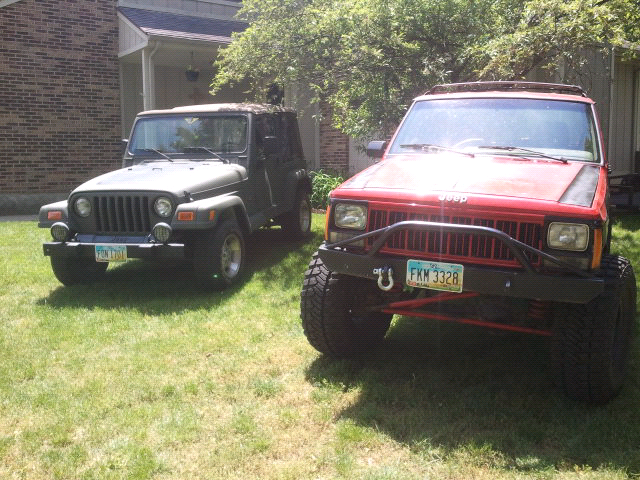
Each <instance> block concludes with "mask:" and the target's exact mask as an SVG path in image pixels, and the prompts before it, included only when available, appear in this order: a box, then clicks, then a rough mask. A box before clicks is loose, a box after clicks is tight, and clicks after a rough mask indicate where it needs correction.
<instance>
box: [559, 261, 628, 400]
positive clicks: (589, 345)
mask: <svg viewBox="0 0 640 480" xmlns="http://www.w3.org/2000/svg"><path fill="white" fill-rule="evenodd" d="M601 270H602V275H603V277H604V280H605V290H604V292H602V293H601V294H600V295H599V296H598V297H597V298H595V299H593V300H592V301H591V302H589V303H587V304H585V305H568V304H562V305H559V306H558V307H557V309H556V315H555V319H554V327H553V336H552V360H553V368H554V371H555V373H556V379H557V383H558V384H559V385H560V386H561V387H562V388H563V389H564V391H565V393H566V394H567V395H568V396H569V397H571V398H573V399H576V400H581V401H585V402H588V403H592V404H603V403H606V402H608V401H609V400H611V399H612V398H613V397H615V396H616V395H617V394H618V392H619V390H620V388H621V387H622V383H623V380H624V377H625V373H626V369H627V357H628V353H629V347H630V343H631V337H632V333H633V326H634V323H635V314H636V281H635V275H634V273H633V268H632V266H631V264H630V263H629V260H627V259H626V258H623V257H618V256H615V255H607V256H605V257H604V258H603V259H602V264H601Z"/></svg>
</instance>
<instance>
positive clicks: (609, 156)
mask: <svg viewBox="0 0 640 480" xmlns="http://www.w3.org/2000/svg"><path fill="white" fill-rule="evenodd" d="M610 71H611V73H610V75H609V121H608V126H607V128H608V131H607V162H608V163H609V168H610V169H612V165H611V163H612V160H613V150H612V148H613V147H612V145H613V113H614V108H613V95H614V93H615V81H616V73H615V72H616V47H611V67H610Z"/></svg>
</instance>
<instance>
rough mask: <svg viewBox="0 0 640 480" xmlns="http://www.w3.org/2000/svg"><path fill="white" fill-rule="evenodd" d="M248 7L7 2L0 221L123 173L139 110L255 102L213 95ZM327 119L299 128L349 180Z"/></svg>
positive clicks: (151, 1)
mask: <svg viewBox="0 0 640 480" xmlns="http://www.w3.org/2000/svg"><path fill="white" fill-rule="evenodd" d="M240 1H241V0H81V1H80V0H0V130H1V131H2V132H3V133H2V136H0V215H2V214H9V213H35V212H37V210H38V208H39V206H40V205H42V204H44V203H48V202H50V201H54V200H59V199H62V198H66V196H67V195H68V193H69V191H70V190H71V189H72V188H74V187H75V186H77V185H78V184H80V183H81V182H83V181H85V180H88V179H90V178H92V177H94V176H96V175H98V174H100V173H104V172H107V171H109V170H113V169H115V168H118V167H119V166H120V158H121V140H122V138H126V137H127V136H128V134H129V130H130V128H131V125H132V122H133V119H134V117H135V115H136V113H137V112H139V111H141V110H145V109H150V108H170V107H174V106H177V105H185V104H193V103H214V102H238V101H245V100H247V97H246V94H245V93H244V92H245V90H246V89H245V88H243V86H242V85H240V86H238V87H236V88H234V89H227V90H225V91H222V92H220V93H219V94H218V95H216V96H215V97H213V96H211V95H210V94H209V83H210V80H211V78H212V77H213V75H214V71H213V67H212V65H211V61H212V60H213V59H214V58H215V56H216V54H217V50H218V49H219V48H223V47H224V46H225V45H227V44H228V43H230V41H231V34H232V32H234V31H241V30H243V29H244V28H245V27H246V25H245V24H244V23H242V22H239V21H237V20H236V19H235V18H234V16H235V14H236V12H237V10H238V8H239V7H240ZM189 65H191V66H192V68H197V69H199V75H198V78H197V79H195V80H194V79H187V77H186V74H185V71H186V69H187V67H188V66H189ZM285 98H286V100H287V101H288V102H291V101H292V99H293V98H294V95H293V92H292V91H291V90H289V91H288V92H287V94H286V95H285ZM318 111H319V107H318V106H308V105H307V106H306V107H305V108H304V114H303V115H302V116H301V118H300V122H301V128H302V135H303V142H304V149H305V155H306V157H307V161H308V163H309V165H310V166H311V167H312V168H318V167H319V166H320V162H319V158H325V159H326V161H325V162H324V163H323V166H324V167H327V168H335V169H339V170H347V169H348V165H349V163H348V162H349V151H348V149H349V140H348V139H347V138H346V137H345V136H343V135H341V134H339V133H338V132H336V131H335V130H333V129H332V128H331V127H330V126H329V123H328V122H329V120H328V117H327V118H326V119H325V120H324V121H323V122H322V123H321V124H320V125H316V123H315V120H313V115H315V114H317V113H318ZM320 138H322V139H323V141H322V142H321V141H320Z"/></svg>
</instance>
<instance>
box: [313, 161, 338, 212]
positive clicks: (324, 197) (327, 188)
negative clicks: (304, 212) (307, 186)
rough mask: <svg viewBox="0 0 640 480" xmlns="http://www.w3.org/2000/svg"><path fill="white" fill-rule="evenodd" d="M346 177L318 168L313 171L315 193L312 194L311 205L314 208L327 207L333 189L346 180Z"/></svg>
mask: <svg viewBox="0 0 640 480" xmlns="http://www.w3.org/2000/svg"><path fill="white" fill-rule="evenodd" d="M344 180H345V179H344V177H343V176H342V175H340V174H338V173H332V172H325V171H322V170H316V171H314V172H312V176H311V183H312V185H313V193H312V194H311V206H312V207H313V208H318V209H325V208H327V202H328V200H329V193H331V190H333V189H334V188H336V187H338V186H339V185H340V184H341V183H342V182H344Z"/></svg>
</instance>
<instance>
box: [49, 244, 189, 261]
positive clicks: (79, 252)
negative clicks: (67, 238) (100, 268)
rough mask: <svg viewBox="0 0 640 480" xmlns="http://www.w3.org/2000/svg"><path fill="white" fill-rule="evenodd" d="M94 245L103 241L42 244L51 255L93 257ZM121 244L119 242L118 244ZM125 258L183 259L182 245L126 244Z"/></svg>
mask: <svg viewBox="0 0 640 480" xmlns="http://www.w3.org/2000/svg"><path fill="white" fill-rule="evenodd" d="M96 245H108V244H104V243H84V242H83V243H80V242H47V243H44V244H43V245H42V247H43V250H44V254H45V255H48V256H52V257H91V258H95V247H96ZM120 245H121V244H120ZM126 246H127V258H144V259H184V258H185V257H184V245H183V244H181V243H169V244H161V243H142V244H127V245H126Z"/></svg>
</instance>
